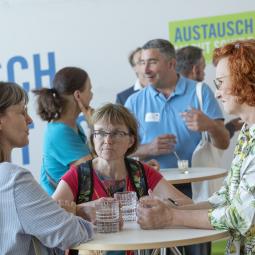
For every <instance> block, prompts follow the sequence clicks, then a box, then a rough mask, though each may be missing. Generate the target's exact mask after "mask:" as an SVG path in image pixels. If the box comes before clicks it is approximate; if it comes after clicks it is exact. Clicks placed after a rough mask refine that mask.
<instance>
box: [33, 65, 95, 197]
mask: <svg viewBox="0 0 255 255" xmlns="http://www.w3.org/2000/svg"><path fill="white" fill-rule="evenodd" d="M34 93H35V94H36V95H37V96H38V98H37V99H38V114H39V115H40V117H41V118H42V119H43V120H46V121H48V125H47V127H46V130H45V134H44V145H43V160H42V167H41V177H40V183H41V185H42V187H43V188H44V189H45V190H46V191H47V192H48V194H49V195H51V194H52V193H53V192H54V190H55V188H56V186H57V184H58V182H59V180H60V178H61V177H62V176H63V175H64V174H65V172H66V171H67V170H68V169H69V167H70V165H71V164H80V163H82V162H84V161H86V160H88V159H90V157H91V156H90V151H89V148H88V145H87V139H86V136H85V135H84V133H83V131H82V129H81V127H80V126H79V124H78V123H77V117H78V116H79V114H80V113H81V112H82V113H83V114H84V115H85V116H86V117H88V115H89V112H90V110H91V108H90V107H89V103H90V101H91V99H92V95H93V94H92V92H91V83H90V79H89V77H88V74H87V73H86V71H84V70H82V69H80V68H77V67H65V68H63V69H61V70H59V71H58V72H57V73H56V75H55V77H54V79H53V87H52V88H51V89H48V88H42V89H40V90H35V91H34Z"/></svg>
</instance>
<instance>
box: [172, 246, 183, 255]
mask: <svg viewBox="0 0 255 255" xmlns="http://www.w3.org/2000/svg"><path fill="white" fill-rule="evenodd" d="M170 250H171V252H172V253H173V254H174V255H182V254H181V252H180V251H179V250H178V248H177V247H171V248H170Z"/></svg>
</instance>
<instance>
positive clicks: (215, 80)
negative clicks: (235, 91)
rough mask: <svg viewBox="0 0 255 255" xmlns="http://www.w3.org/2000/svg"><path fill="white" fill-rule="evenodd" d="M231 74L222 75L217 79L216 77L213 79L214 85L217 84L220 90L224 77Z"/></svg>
mask: <svg viewBox="0 0 255 255" xmlns="http://www.w3.org/2000/svg"><path fill="white" fill-rule="evenodd" d="M229 76H230V75H224V76H222V77H218V78H216V79H214V80H213V82H214V85H215V87H216V89H217V90H219V89H220V87H221V85H222V83H223V80H222V79H223V78H226V77H229Z"/></svg>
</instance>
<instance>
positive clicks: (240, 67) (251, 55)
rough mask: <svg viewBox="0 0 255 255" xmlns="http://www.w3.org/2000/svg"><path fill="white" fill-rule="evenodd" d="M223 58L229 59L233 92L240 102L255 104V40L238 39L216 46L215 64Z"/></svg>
mask: <svg viewBox="0 0 255 255" xmlns="http://www.w3.org/2000/svg"><path fill="white" fill-rule="evenodd" d="M222 58H227V59H228V67H229V71H230V79H231V81H232V88H231V94H232V95H234V96H236V97H237V102H238V103H239V104H243V103H246V104H248V105H250V106H255V40H254V39H249V40H238V41H234V42H231V43H228V44H225V45H224V46H222V47H220V48H216V49H215V50H214V52H213V64H214V65H215V66H216V65H217V64H218V62H219V61H220V60H221V59H222Z"/></svg>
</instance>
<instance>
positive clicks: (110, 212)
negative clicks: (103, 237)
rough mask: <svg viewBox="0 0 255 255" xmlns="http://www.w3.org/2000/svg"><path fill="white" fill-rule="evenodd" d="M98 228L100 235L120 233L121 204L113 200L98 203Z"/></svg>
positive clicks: (105, 199) (106, 199)
mask: <svg viewBox="0 0 255 255" xmlns="http://www.w3.org/2000/svg"><path fill="white" fill-rule="evenodd" d="M95 207H96V226H97V232H99V233H113V232H118V231H120V204H119V201H117V200H116V199H113V198H104V199H102V200H100V201H98V202H96V205H95Z"/></svg>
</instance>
